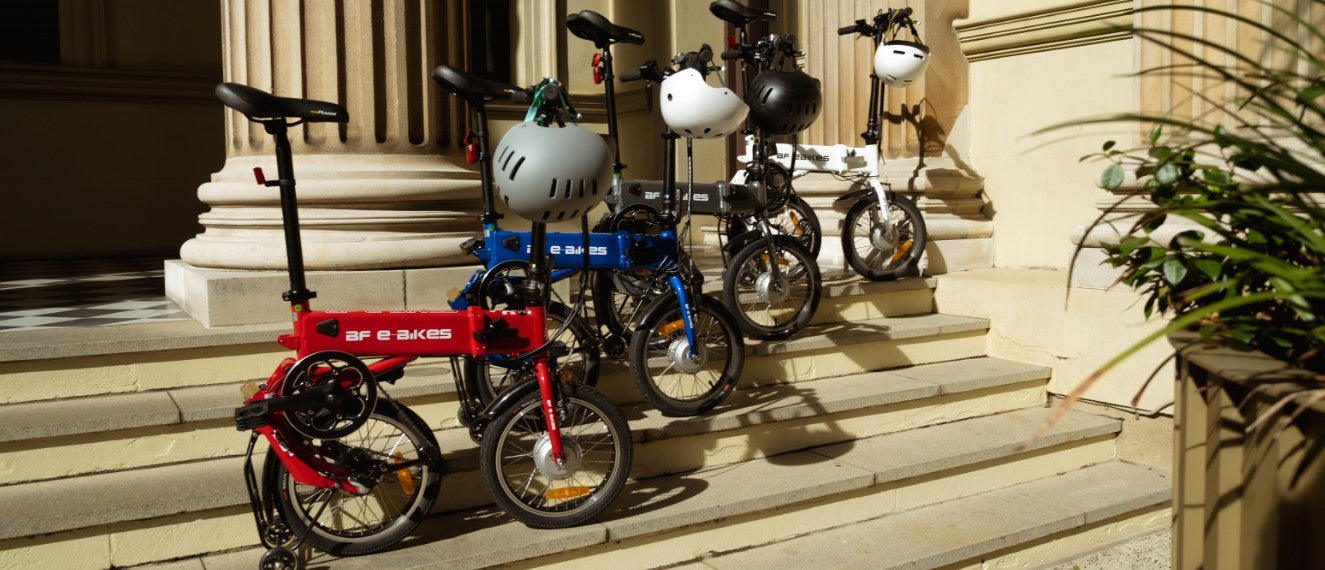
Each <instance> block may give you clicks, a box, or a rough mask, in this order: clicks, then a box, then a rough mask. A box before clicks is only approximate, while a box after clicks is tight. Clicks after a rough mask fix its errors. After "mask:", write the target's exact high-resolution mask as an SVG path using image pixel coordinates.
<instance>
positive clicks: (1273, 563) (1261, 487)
mask: <svg viewBox="0 0 1325 570" xmlns="http://www.w3.org/2000/svg"><path fill="white" fill-rule="evenodd" d="M1196 338H1197V337H1196V336H1195V335H1192V334H1179V335H1173V336H1171V337H1170V339H1169V340H1170V342H1172V343H1173V345H1174V347H1175V348H1178V349H1181V352H1180V356H1179V359H1178V368H1177V386H1176V390H1175V392H1176V393H1177V403H1176V409H1175V416H1174V429H1175V430H1176V434H1175V435H1176V437H1175V448H1174V481H1175V489H1174V494H1173V501H1174V504H1173V512H1174V517H1175V524H1174V539H1173V540H1174V548H1173V552H1174V560H1173V568H1175V569H1176V570H1187V569H1195V568H1202V569H1204V570H1215V569H1227V568H1290V567H1291V568H1325V540H1321V538H1322V537H1325V402H1317V403H1315V404H1313V405H1310V406H1308V407H1306V409H1301V407H1300V406H1298V405H1297V404H1290V405H1288V406H1286V407H1284V408H1282V409H1280V410H1278V411H1276V412H1273V416H1272V418H1271V419H1270V420H1269V421H1266V422H1262V423H1261V424H1260V425H1258V426H1256V429H1254V430H1251V431H1248V427H1249V426H1251V425H1252V424H1253V423H1254V422H1255V421H1256V419H1257V418H1258V417H1260V416H1261V415H1262V414H1263V413H1265V412H1266V411H1267V410H1270V409H1271V408H1272V407H1273V406H1274V405H1275V403H1276V402H1278V401H1280V400H1281V399H1282V398H1283V397H1285V396H1288V395H1291V394H1293V393H1296V392H1300V391H1303V390H1310V389H1322V388H1325V381H1323V380H1322V378H1321V375H1320V374H1313V373H1311V372H1308V371H1305V370H1300V369H1296V368H1291V367H1289V366H1288V365H1286V364H1284V363H1283V362H1281V361H1278V360H1274V359H1271V358H1269V357H1267V356H1265V355H1263V354H1261V353H1258V352H1250V351H1241V350H1235V349H1232V348H1228V347H1225V346H1221V345H1218V344H1215V343H1199V344H1195V345H1193V344H1191V343H1192V341H1194V340H1196ZM1298 401H1301V400H1298ZM1299 410H1300V411H1301V414H1300V415H1298V416H1297V417H1296V418H1295V419H1293V420H1292V421H1291V422H1290V421H1289V417H1290V416H1292V415H1293V414H1294V413H1296V412H1298V411H1299Z"/></svg>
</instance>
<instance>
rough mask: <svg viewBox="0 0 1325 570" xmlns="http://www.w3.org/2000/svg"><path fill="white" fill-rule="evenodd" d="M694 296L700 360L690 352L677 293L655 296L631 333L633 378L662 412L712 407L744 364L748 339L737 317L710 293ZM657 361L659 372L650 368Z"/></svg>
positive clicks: (673, 413) (733, 383) (738, 376)
mask: <svg viewBox="0 0 1325 570" xmlns="http://www.w3.org/2000/svg"><path fill="white" fill-rule="evenodd" d="M694 300H695V312H696V313H697V314H696V315H695V317H696V318H695V319H694V324H693V328H694V330H695V336H696V340H697V341H698V343H699V344H700V348H701V350H700V351H699V354H700V358H699V362H695V361H693V360H689V358H688V352H689V351H688V346H689V341H688V339H687V338H686V333H685V328H684V327H683V326H682V324H681V320H682V319H681V311H680V303H678V302H677V299H676V297H675V296H670V295H663V296H660V297H658V298H656V299H654V300H653V302H652V303H650V306H649V308H648V309H647V310H646V311H645V315H644V319H643V320H642V321H641V323H640V327H639V329H638V330H637V331H636V334H635V335H634V336H632V337H631V339H630V352H629V358H630V360H629V363H630V376H631V379H632V380H633V381H634V382H635V386H636V387H637V388H638V389H639V391H640V395H641V396H643V397H644V399H645V400H646V401H648V402H649V403H650V404H652V405H653V407H655V408H657V409H658V410H659V411H661V412H662V413H663V415H667V416H696V415H699V414H702V413H704V412H707V411H709V410H711V409H713V407H714V406H717V405H718V404H720V403H722V401H723V400H725V399H726V398H727V396H729V395H730V394H731V392H732V390H734V389H735V388H736V384H737V382H739V381H740V379H741V368H742V367H743V366H744V365H745V342H744V341H743V340H742V339H741V335H740V330H739V328H738V327H737V325H736V319H735V318H734V317H732V315H731V313H730V312H728V311H727V308H726V307H724V306H723V305H722V302H721V301H718V300H717V299H715V298H713V297H711V296H709V295H697V296H695V297H694ZM719 358H720V359H721V360H720V361H719V360H718V359H719ZM678 364H680V365H681V366H678ZM655 365H656V366H658V367H661V368H660V370H659V372H658V374H657V375H655V374H654V373H653V372H652V369H653V367H654V366H655ZM669 371H671V372H672V373H674V374H670V375H669Z"/></svg>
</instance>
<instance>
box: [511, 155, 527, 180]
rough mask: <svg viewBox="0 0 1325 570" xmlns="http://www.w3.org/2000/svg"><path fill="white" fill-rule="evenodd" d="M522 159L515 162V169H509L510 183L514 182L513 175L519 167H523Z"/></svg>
mask: <svg viewBox="0 0 1325 570" xmlns="http://www.w3.org/2000/svg"><path fill="white" fill-rule="evenodd" d="M524 159H525V157H523V156H522V157H520V160H517V161H515V168H512V169H511V175H510V179H511V180H512V181H514V180H515V173H517V172H519V171H520V166H522V165H524Z"/></svg>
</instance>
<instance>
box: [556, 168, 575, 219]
mask: <svg viewBox="0 0 1325 570" xmlns="http://www.w3.org/2000/svg"><path fill="white" fill-rule="evenodd" d="M571 182H574V181H573V180H571V179H569V178H567V179H566V184H565V185H564V186H563V187H562V191H561V194H562V196H561V197H562V198H565V199H567V200H569V199H570V185H571ZM557 219H558V220H560V219H561V218H560V217H558V218H557Z"/></svg>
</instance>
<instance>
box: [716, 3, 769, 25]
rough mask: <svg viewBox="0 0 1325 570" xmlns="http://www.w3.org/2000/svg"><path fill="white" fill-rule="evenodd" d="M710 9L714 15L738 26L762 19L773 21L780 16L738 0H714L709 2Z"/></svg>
mask: <svg viewBox="0 0 1325 570" xmlns="http://www.w3.org/2000/svg"><path fill="white" fill-rule="evenodd" d="M709 11H710V12H713V15H714V16H717V17H718V18H720V19H723V20H726V21H728V22H731V24H732V25H733V26H737V27H739V26H744V25H746V24H749V23H751V22H758V21H760V20H767V21H769V22H771V21H773V20H776V19H777V18H778V15H777V12H772V11H769V10H757V9H755V8H750V7H749V6H746V5H744V4H741V3H740V2H737V1H736V0H714V2H713V3H712V4H709Z"/></svg>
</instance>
